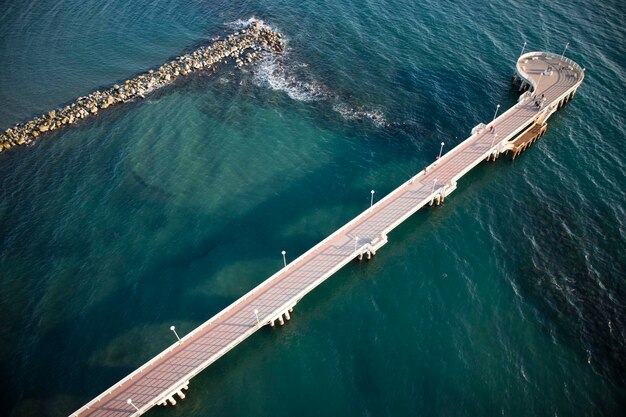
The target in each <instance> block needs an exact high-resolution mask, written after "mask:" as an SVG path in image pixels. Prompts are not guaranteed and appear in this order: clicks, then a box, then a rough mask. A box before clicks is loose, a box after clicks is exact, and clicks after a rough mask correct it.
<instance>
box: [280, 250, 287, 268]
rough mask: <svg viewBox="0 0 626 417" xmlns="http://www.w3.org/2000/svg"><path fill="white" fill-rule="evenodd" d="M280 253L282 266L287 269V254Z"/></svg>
mask: <svg viewBox="0 0 626 417" xmlns="http://www.w3.org/2000/svg"><path fill="white" fill-rule="evenodd" d="M281 253H282V254H283V265H285V268H287V256H286V255H287V252H285V251H282V252H281Z"/></svg>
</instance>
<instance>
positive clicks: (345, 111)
mask: <svg viewBox="0 0 626 417" xmlns="http://www.w3.org/2000/svg"><path fill="white" fill-rule="evenodd" d="M333 109H334V110H335V111H336V112H338V113H339V114H341V115H342V116H343V117H344V118H345V119H347V120H366V119H369V120H371V121H372V123H374V125H375V126H376V127H384V126H386V125H387V121H386V120H385V117H384V115H383V112H382V111H380V110H378V109H363V108H358V109H355V108H353V107H351V106H348V105H347V104H345V103H337V104H335V105H334V106H333Z"/></svg>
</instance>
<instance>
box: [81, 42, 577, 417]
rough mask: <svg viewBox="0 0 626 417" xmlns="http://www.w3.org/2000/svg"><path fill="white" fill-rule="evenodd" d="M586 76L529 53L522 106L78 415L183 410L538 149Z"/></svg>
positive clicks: (520, 79)
mask: <svg viewBox="0 0 626 417" xmlns="http://www.w3.org/2000/svg"><path fill="white" fill-rule="evenodd" d="M584 75H585V74H584V69H582V68H581V67H580V66H579V65H578V64H576V63H575V62H573V61H572V60H570V59H568V58H564V57H562V56H559V55H556V54H552V53H546V52H530V53H526V54H524V55H522V56H521V57H520V58H519V59H518V61H517V65H516V72H515V76H514V82H515V83H519V84H518V85H519V86H520V87H519V88H520V91H525V92H524V93H523V94H522V95H521V96H520V98H519V100H518V102H517V104H516V105H514V106H513V107H511V108H510V109H508V110H507V111H505V112H503V113H502V114H500V115H499V116H497V117H495V118H494V119H493V120H492V121H490V122H489V123H486V124H484V123H481V124H479V125H477V126H476V127H474V129H472V133H471V136H470V137H468V138H467V139H466V140H464V141H463V142H462V143H460V144H459V145H457V146H456V147H455V148H453V149H452V150H450V151H449V152H448V153H446V154H445V155H443V156H442V157H441V158H439V159H438V160H437V161H435V162H434V163H432V164H431V165H430V166H428V167H427V168H425V169H424V170H422V171H421V172H419V173H418V174H416V175H415V176H413V177H412V178H410V179H409V180H408V181H406V182H405V183H404V184H402V185H400V186H399V187H398V188H396V189H395V190H394V191H392V192H391V193H389V194H388V195H387V196H385V197H384V198H383V199H382V200H380V201H378V202H377V203H376V204H374V205H373V206H372V207H371V208H369V209H367V210H365V211H364V212H363V213H361V214H360V215H358V216H357V217H355V218H354V219H352V220H351V221H350V222H349V223H347V224H346V225H344V226H343V227H341V228H340V229H339V230H337V231H335V232H334V233H333V234H332V235H330V236H328V237H327V238H326V239H324V240H323V241H321V242H320V243H318V244H317V245H315V246H314V247H313V248H311V249H310V250H308V251H307V252H305V253H304V254H302V255H301V256H300V257H298V258H297V259H296V260H294V261H293V262H291V263H290V264H288V265H287V266H286V267H285V268H283V269H281V270H280V271H278V272H276V273H275V274H274V275H272V276H271V277H269V278H268V279H267V280H265V281H264V282H263V283H261V284H260V285H258V286H257V287H256V288H254V289H252V290H251V291H250V292H248V293H247V294H245V295H243V296H242V297H241V298H239V299H238V300H237V301H235V302H234V303H232V304H231V305H230V306H228V307H226V308H225V309H224V310H223V311H221V312H220V313H218V314H217V315H215V316H214V317H213V318H211V319H210V320H208V321H207V322H205V323H203V324H202V325H200V326H199V327H198V328H196V329H195V330H193V331H192V332H191V333H189V334H187V335H186V336H185V337H183V338H182V339H181V340H180V341H179V342H177V343H175V344H173V345H171V346H170V347H168V348H167V349H166V350H164V351H163V352H162V353H160V354H159V355H157V356H156V357H154V358H152V359H150V360H149V361H148V362H147V363H145V364H144V365H143V366H141V367H140V368H139V369H137V370H136V371H134V372H133V373H132V374H130V375H128V376H127V377H126V378H124V379H122V380H121V381H119V382H117V383H116V384H115V385H113V386H112V387H110V388H109V389H107V390H106V391H104V392H103V393H102V394H101V395H99V396H98V397H96V398H94V399H93V400H91V401H90V402H89V403H87V404H86V405H84V406H83V407H81V408H80V409H79V410H77V411H76V412H75V413H73V414H72V416H76V417H78V416H101V417H128V416H138V415H141V414H143V413H145V412H146V411H148V410H149V409H150V408H152V407H154V406H155V405H175V404H176V402H177V401H180V400H182V399H184V398H185V395H186V393H185V390H187V388H188V386H189V383H190V380H191V379H192V378H193V377H194V376H196V375H197V374H198V373H200V372H201V371H202V370H204V369H205V368H207V367H208V366H209V365H211V364H212V363H213V362H215V361H216V360H217V359H219V358H220V357H222V356H223V355H224V354H226V353H227V352H229V351H230V350H231V349H233V348H234V347H235V346H237V345H238V344H239V343H241V342H243V341H244V340H245V339H246V338H248V337H249V336H250V335H252V334H253V333H254V332H256V331H257V330H259V329H260V328H261V327H263V326H266V325H270V326H276V325H283V324H284V323H285V322H286V321H287V320H290V319H291V314H292V313H293V311H294V308H295V306H296V305H297V303H298V301H300V299H302V297H304V296H305V295H306V294H307V293H309V292H310V291H311V290H313V289H314V288H315V287H317V286H318V285H320V284H321V283H322V282H323V281H324V280H326V279H327V278H329V277H330V276H332V275H333V274H334V273H335V272H337V271H338V270H339V269H341V268H342V267H344V266H345V265H346V264H348V263H349V262H350V261H352V260H353V259H355V258H358V259H362V258H363V257H364V256H366V257H368V258H371V257H372V256H374V255H375V254H376V252H377V251H378V250H379V249H380V248H381V247H382V246H383V245H385V244H386V243H387V235H388V234H389V232H391V231H392V230H393V229H394V228H396V227H397V226H398V225H399V224H401V223H402V222H403V221H404V220H406V219H407V218H408V217H410V216H411V215H412V214H413V213H415V212H416V211H418V210H419V209H420V208H422V207H424V206H426V205H433V204H440V203H441V202H443V200H444V199H445V198H446V197H447V196H448V195H449V194H450V193H452V192H453V191H454V190H455V189H456V186H457V181H458V180H459V179H460V178H461V177H463V175H465V174H466V173H467V172H469V171H470V170H471V169H472V168H474V167H475V166H476V165H478V164H479V163H481V162H482V161H485V160H489V159H494V160H495V159H496V158H497V157H498V156H499V155H500V154H502V153H505V152H512V153H513V155H514V157H515V156H517V155H518V154H519V152H521V151H522V150H524V149H526V148H527V147H528V146H530V144H532V143H533V142H534V141H535V140H536V139H537V138H538V137H539V136H541V135H542V134H543V133H544V132H545V129H546V120H547V119H548V118H549V117H550V116H551V115H552V114H553V113H554V112H555V111H556V110H558V109H559V108H560V107H561V106H563V105H564V104H565V103H567V102H568V101H569V100H571V99H572V98H573V97H574V94H575V93H576V91H577V89H578V87H579V86H580V84H581V83H582V81H583V79H584Z"/></svg>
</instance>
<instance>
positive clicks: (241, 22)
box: [224, 16, 270, 30]
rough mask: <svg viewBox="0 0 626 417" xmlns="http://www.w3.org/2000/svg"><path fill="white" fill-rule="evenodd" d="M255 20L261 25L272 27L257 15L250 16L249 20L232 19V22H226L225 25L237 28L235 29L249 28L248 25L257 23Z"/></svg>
mask: <svg viewBox="0 0 626 417" xmlns="http://www.w3.org/2000/svg"><path fill="white" fill-rule="evenodd" d="M255 22H256V23H258V24H260V25H261V26H264V27H270V26H269V25H268V24H267V23H265V22H264V21H263V20H261V19H258V18H257V17H255V16H252V17H250V18H249V19H247V20H243V19H237V20H234V21H232V22H227V23H224V25H225V26H226V27H228V28H230V29H235V30H237V29H244V28H247V27H248V26H250V25H251V24H252V23H255Z"/></svg>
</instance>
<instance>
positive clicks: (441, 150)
mask: <svg viewBox="0 0 626 417" xmlns="http://www.w3.org/2000/svg"><path fill="white" fill-rule="evenodd" d="M443 145H445V143H443V142H441V148H439V156H437V160H439V158H441V154H442V153H443Z"/></svg>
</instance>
